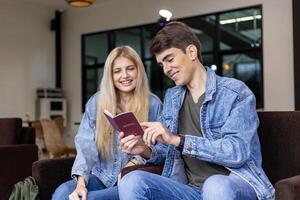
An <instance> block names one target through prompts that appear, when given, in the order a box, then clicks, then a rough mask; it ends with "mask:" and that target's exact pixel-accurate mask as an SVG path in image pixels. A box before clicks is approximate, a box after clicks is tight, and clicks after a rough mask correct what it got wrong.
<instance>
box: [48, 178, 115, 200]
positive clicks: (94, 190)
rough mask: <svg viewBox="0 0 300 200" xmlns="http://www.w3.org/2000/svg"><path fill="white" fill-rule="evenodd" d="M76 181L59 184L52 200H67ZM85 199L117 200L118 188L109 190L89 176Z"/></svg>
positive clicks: (96, 179)
mask: <svg viewBox="0 0 300 200" xmlns="http://www.w3.org/2000/svg"><path fill="white" fill-rule="evenodd" d="M75 188H76V181H74V180H70V181H67V182H65V183H63V184H61V185H60V186H59V187H58V188H57V189H56V190H55V192H54V193H53V195H52V200H68V199H69V195H70V194H71V193H72V192H73V191H74V190H75ZM87 190H88V194H87V199H88V200H92V199H101V200H118V199H119V197H118V188H117V186H113V187H111V188H107V187H105V185H103V183H102V182H101V181H100V180H99V179H98V178H97V177H96V176H94V175H91V176H90V178H89V182H88V185H87Z"/></svg>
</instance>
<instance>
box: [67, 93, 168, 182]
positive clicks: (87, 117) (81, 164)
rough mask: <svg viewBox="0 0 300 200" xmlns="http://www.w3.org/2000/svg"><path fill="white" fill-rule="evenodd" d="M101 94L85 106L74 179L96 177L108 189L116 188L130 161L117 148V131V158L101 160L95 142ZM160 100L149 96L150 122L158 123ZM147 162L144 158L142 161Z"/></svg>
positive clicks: (73, 169) (116, 136) (115, 148)
mask: <svg viewBox="0 0 300 200" xmlns="http://www.w3.org/2000/svg"><path fill="white" fill-rule="evenodd" d="M99 98H100V94H99V92H98V93H96V94H95V95H94V96H92V97H91V98H90V99H89V101H88V102H87V104H86V107H85V113H84V114H83V117H82V119H81V123H80V126H79V130H78V132H77V135H76V137H75V145H76V150H77V155H76V159H75V162H74V164H73V167H72V177H73V178H75V175H80V176H83V177H84V178H85V180H86V181H88V180H89V175H90V174H93V175H95V176H96V177H98V178H99V180H101V182H102V183H103V184H104V185H105V186H106V187H111V186H114V185H115V184H116V182H117V177H118V174H119V173H120V171H121V169H122V168H123V167H124V166H125V165H126V164H127V162H128V161H129V160H130V159H131V156H130V155H128V154H126V153H123V152H122V151H121V149H120V148H119V147H118V132H115V141H114V157H113V158H112V160H110V161H105V160H103V159H101V155H100V154H99V152H98V151H97V148H96V142H95V133H96V115H97V102H98V99H99ZM161 107H162V105H161V101H160V99H159V98H158V97H157V96H155V95H152V94H151V95H149V115H148V120H149V121H158V118H159V115H160V111H161ZM143 161H144V160H143V159H141V162H143Z"/></svg>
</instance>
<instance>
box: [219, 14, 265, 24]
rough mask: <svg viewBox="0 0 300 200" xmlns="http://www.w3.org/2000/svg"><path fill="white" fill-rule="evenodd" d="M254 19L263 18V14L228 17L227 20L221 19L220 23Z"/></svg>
mask: <svg viewBox="0 0 300 200" xmlns="http://www.w3.org/2000/svg"><path fill="white" fill-rule="evenodd" d="M254 19H261V15H254V16H247V17H238V18H234V19H226V20H221V21H220V24H232V23H236V22H244V21H251V20H254Z"/></svg>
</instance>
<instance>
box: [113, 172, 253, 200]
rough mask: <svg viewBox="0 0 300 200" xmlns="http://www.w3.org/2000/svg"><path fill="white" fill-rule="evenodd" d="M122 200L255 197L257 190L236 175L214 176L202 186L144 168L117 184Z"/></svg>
mask: <svg viewBox="0 0 300 200" xmlns="http://www.w3.org/2000/svg"><path fill="white" fill-rule="evenodd" d="M118 187H119V197H120V200H129V199H130V200H142V199H145V200H146V199H147V200H148V199H151V200H165V199H166V200H170V199H171V200H200V199H205V200H221V199H222V200H237V199H240V200H255V199H256V194H255V191H254V189H253V188H252V187H251V186H250V185H249V184H248V183H247V182H245V181H244V180H243V179H241V178H239V177H238V176H236V175H234V174H230V175H229V176H225V175H213V176H211V177H209V178H208V179H207V180H206V181H205V182H204V185H203V187H202V189H200V188H196V187H192V186H189V185H185V184H182V183H179V182H176V181H174V180H171V179H169V178H166V177H163V176H159V175H156V174H152V173H149V172H144V171H133V172H130V173H129V174H127V175H125V176H124V177H123V178H122V180H121V182H120V183H119V185H118Z"/></svg>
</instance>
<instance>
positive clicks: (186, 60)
mask: <svg viewBox="0 0 300 200" xmlns="http://www.w3.org/2000/svg"><path fill="white" fill-rule="evenodd" d="M155 56H156V60H157V63H158V64H159V65H160V66H161V67H162V68H163V70H164V73H165V75H166V76H168V77H169V78H170V79H172V80H173V81H174V82H175V84H176V85H187V84H189V82H190V81H191V79H192V75H193V71H194V70H193V67H192V62H193V58H192V57H191V55H190V54H189V52H188V50H187V51H186V53H184V52H183V51H182V50H181V49H178V48H174V47H172V48H169V49H166V50H164V51H162V52H161V53H158V54H156V55H155Z"/></svg>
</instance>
